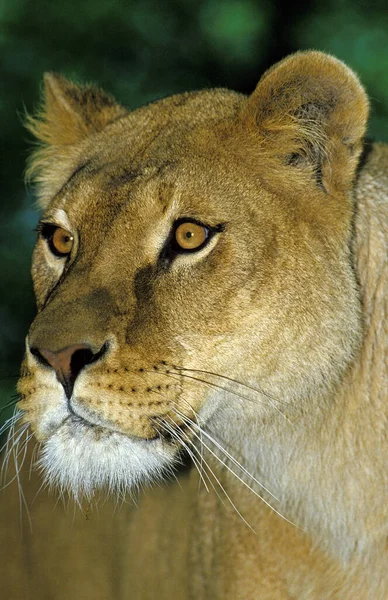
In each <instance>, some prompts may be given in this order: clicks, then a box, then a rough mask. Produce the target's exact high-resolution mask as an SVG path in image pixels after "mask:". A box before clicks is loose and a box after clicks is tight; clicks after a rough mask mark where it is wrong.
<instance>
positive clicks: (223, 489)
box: [164, 420, 256, 535]
mask: <svg viewBox="0 0 388 600" xmlns="http://www.w3.org/2000/svg"><path fill="white" fill-rule="evenodd" d="M164 423H165V424H166V421H165V420H164ZM179 439H180V441H181V443H183V440H182V438H179ZM188 441H190V440H188ZM191 447H192V448H193V450H195V452H197V453H198V454H199V450H198V448H196V446H195V445H194V444H191ZM202 460H203V462H204V464H205V466H206V467H207V469H208V470H209V471H210V473H211V475H212V476H213V477H214V479H215V481H216V483H218V485H219V486H220V488H221V490H222V492H223V493H224V494H225V496H226V498H227V499H228V501H229V503H230V505H231V506H232V508H233V509H234V510H235V512H236V514H238V516H239V517H240V519H241V520H242V521H243V522H244V523H245V524H246V525H247V526H248V527H249V529H250V530H251V531H252V532H253V533H254V534H255V535H256V531H255V530H254V529H253V527H252V525H250V524H249V523H248V521H247V520H246V519H245V518H244V516H243V515H242V514H241V512H240V511H239V510H238V508H237V506H236V505H235V503H234V502H233V500H232V499H231V497H230V496H229V494H228V493H227V491H226V490H225V488H224V487H223V485H222V483H221V482H220V480H219V479H218V477H217V476H216V475H215V473H214V471H213V470H212V468H211V467H210V465H209V464H208V463H207V462H206V461H205V460H204V458H203V457H202ZM204 473H205V474H206V475H207V478H208V481H209V482H210V485H211V486H212V488H213V490H214V491H215V493H216V495H217V497H218V498H219V499H220V501H221V502H222V504H224V502H223V500H222V498H221V497H220V495H219V494H218V492H217V490H216V488H215V486H214V484H213V482H212V481H211V478H210V476H209V474H208V473H206V471H204ZM206 489H207V490H208V488H207V487H206ZM224 505H225V504H224Z"/></svg>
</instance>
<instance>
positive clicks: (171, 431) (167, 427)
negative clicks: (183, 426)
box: [157, 418, 209, 492]
mask: <svg viewBox="0 0 388 600" xmlns="http://www.w3.org/2000/svg"><path fill="white" fill-rule="evenodd" d="M157 423H158V425H159V426H161V427H163V428H164V429H165V431H167V432H168V433H169V434H170V435H172V437H173V438H174V439H176V440H177V441H178V442H179V443H180V444H182V446H183V448H184V449H185V450H186V452H187V453H188V455H189V456H190V458H191V460H192V461H193V463H194V465H195V467H196V469H197V471H198V475H199V477H200V481H202V483H203V485H204V486H205V489H206V491H207V492H209V488H208V487H207V485H206V481H205V480H204V478H203V468H202V467H201V465H198V460H197V458H196V457H195V456H194V455H193V453H192V452H191V449H190V448H189V446H188V445H187V444H186V442H185V441H184V440H183V438H182V437H181V436H179V434H178V433H177V432H176V431H175V429H174V428H173V427H171V426H170V425H169V424H168V423H167V422H166V420H165V418H163V419H158V421H157Z"/></svg>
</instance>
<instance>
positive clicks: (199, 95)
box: [19, 52, 388, 600]
mask: <svg viewBox="0 0 388 600" xmlns="http://www.w3.org/2000/svg"><path fill="white" fill-rule="evenodd" d="M367 114H368V102H367V99H366V96H365V92H364V90H363V89H362V87H361V85H360V83H359V81H358V80H357V78H356V76H355V75H354V73H352V72H351V71H350V69H348V68H347V67H346V66H345V65H343V63H341V62H340V61H338V60H336V59H334V58H332V57H330V56H328V55H324V54H322V53H319V52H307V53H299V54H296V55H293V56H291V57H288V58H286V59H285V60H284V61H282V62H281V63H280V64H279V65H275V67H273V68H272V69H270V70H269V71H268V72H267V73H266V74H264V76H263V77H262V79H261V80H260V82H259V84H258V86H257V88H256V90H255V91H254V92H253V94H252V95H251V96H250V97H249V98H246V97H244V96H240V95H238V94H235V93H233V92H229V91H227V90H209V91H204V92H194V93H191V94H182V95H179V96H174V97H172V98H167V99H165V100H163V101H160V102H157V103H155V104H151V105H149V106H147V107H144V108H142V109H139V110H137V111H135V112H133V113H127V112H126V111H125V110H124V109H123V108H122V107H119V106H117V105H116V104H115V103H114V102H113V100H112V99H111V98H110V97H108V96H107V95H106V94H105V93H104V92H101V91H98V90H97V89H95V88H93V87H85V88H83V87H77V86H75V85H74V84H72V83H69V82H66V81H65V80H64V79H63V78H60V77H57V76H55V75H50V76H48V77H47V79H46V96H45V104H44V108H43V110H42V112H41V113H40V115H39V116H38V117H37V118H35V119H30V120H29V127H30V129H31V130H32V131H33V132H34V134H35V135H36V137H37V138H38V140H40V142H41V143H42V144H43V145H42V147H41V149H39V150H38V151H37V152H36V153H35V154H34V155H33V157H32V160H31V164H30V169H29V172H30V174H31V176H33V177H34V178H35V179H36V180H37V182H38V185H39V188H38V193H39V198H40V204H41V206H42V208H43V211H44V212H43V218H42V221H43V222H44V223H45V224H46V225H42V227H43V229H42V232H43V233H42V234H41V235H40V237H39V239H38V243H37V246H36V249H35V253H34V261H33V269H32V271H33V278H34V286H35V292H36V297H37V306H38V314H37V317H36V319H35V321H34V322H33V324H32V326H31V329H30V332H29V334H28V338H27V345H26V357H25V361H24V364H23V372H22V377H21V379H20V382H19V392H20V394H21V395H22V400H21V402H20V403H19V408H20V409H21V410H22V411H23V415H24V416H23V421H24V422H25V423H28V424H29V425H30V426H31V428H32V430H33V431H34V433H35V436H36V438H37V439H38V440H39V441H40V442H42V444H43V453H42V456H41V459H40V463H41V465H42V466H43V467H44V469H45V472H46V477H48V480H49V481H50V483H57V484H59V485H60V486H61V487H66V488H67V489H69V490H70V491H72V492H73V494H74V495H75V496H76V497H77V498H79V497H80V496H81V495H82V494H85V493H86V494H87V495H88V496H92V495H93V493H94V491H95V489H96V488H104V487H108V488H109V489H111V490H112V489H113V490H115V492H116V494H122V493H123V492H125V491H126V490H128V491H130V489H131V488H132V487H133V485H137V484H139V483H141V482H143V481H148V480H149V479H151V478H153V477H159V476H160V474H161V473H162V472H164V471H165V470H166V468H167V469H168V468H169V467H172V466H173V465H174V463H176V461H179V459H180V456H181V453H182V451H183V450H185V451H186V452H187V453H188V455H189V457H190V459H191V461H192V462H193V464H194V466H196V467H197V468H198V472H199V473H200V475H201V476H202V489H201V491H200V493H199V495H197V496H196V491H195V488H196V487H197V485H198V481H197V478H198V474H197V472H196V471H193V472H191V474H190V475H188V476H186V477H184V478H183V479H182V485H183V487H184V490H185V493H184V494H183V495H182V496H181V500H180V501H179V497H178V496H177V497H176V496H175V495H174V494H175V492H174V491H171V490H170V492H169V493H167V492H166V501H167V502H171V506H175V507H177V506H179V502H181V508H176V510H177V513H178V514H181V512H180V511H182V512H183V513H184V514H183V515H182V517H183V518H182V519H181V520H180V521H179V524H180V527H181V528H182V532H183V535H184V539H187V540H188V545H187V546H185V545H184V544H183V546H184V547H182V548H181V550H182V551H181V552H180V553H179V554H180V555H179V556H177V555H176V553H175V552H174V545H173V541H172V540H171V545H166V549H165V550H164V552H166V553H167V556H170V557H171V561H172V562H173V564H174V566H171V561H170V560H169V564H170V568H171V569H172V570H173V572H178V571H181V572H182V573H185V579H182V580H183V581H184V584H183V586H184V587H183V589H184V591H182V594H181V596H179V597H182V598H183V597H187V598H190V597H195V598H209V599H210V598H211V599H215V598H220V599H221V598H222V599H223V600H224V599H228V600H229V599H230V600H231V599H233V600H235V599H237V598H238V599H244V600H245V599H247V600H248V599H252V598H260V599H263V600H265V599H271V600H278V599H279V600H281V599H285V598H293V597H296V598H298V599H301V600H303V599H306V600H307V599H308V598H311V599H317V600H318V599H322V598H338V599H339V598H341V599H342V600H343V599H344V598H354V597H355V596H357V597H362V598H365V599H369V598H370V599H371V600H372V599H373V600H376V599H381V600H383V599H384V598H386V597H387V595H388V581H387V577H386V572H387V564H386V549H385V544H386V539H387V535H388V526H387V524H388V515H387V508H386V502H385V496H386V484H387V476H386V473H385V470H386V469H385V467H386V459H387V452H386V406H385V404H386V402H385V401H386V389H387V386H386V383H387V380H386V341H387V340H386V319H385V318H384V314H385V313H384V311H385V304H384V297H383V286H384V285H386V280H387V275H386V265H387V259H386V249H387V226H386V212H387V203H386V194H387V192H386V190H387V182H386V168H387V165H388V152H387V149H386V148H385V147H384V146H376V147H375V148H374V149H373V151H372V153H371V155H370V156H369V157H368V158H367V159H366V166H365V167H364V168H363V170H362V171H361V175H360V176H359V177H358V179H357V166H358V162H359V156H360V153H361V151H362V147H363V135H364V132H365V127H366V120H367ZM356 181H357V183H356V193H355V194H354V186H355V182H356ZM182 220H183V221H185V220H186V221H187V220H188V221H190V220H191V221H195V222H197V223H200V224H202V225H203V226H205V227H207V229H208V231H209V232H211V235H210V233H209V242H208V243H207V244H205V245H204V246H202V247H201V249H200V250H198V251H197V252H190V253H183V252H180V251H177V249H176V246H174V242H173V236H174V231H175V228H176V226H177V225H176V224H177V223H179V222H181V221H182ZM44 227H46V229H44ZM47 227H48V228H49V229H48V230H47ZM50 227H51V228H53V227H62V228H64V229H65V230H67V231H69V232H71V234H72V236H73V238H74V243H73V248H72V252H71V254H70V255H69V256H68V257H65V258H58V257H57V256H55V255H53V253H52V251H51V250H50V238H49V236H48V235H47V231H51V229H50ZM45 231H46V234H44V232H45ZM174 248H175V250H174ZM77 344H88V347H89V348H90V349H91V352H92V353H93V356H94V357H96V358H95V359H93V361H89V362H88V363H87V364H85V366H84V367H83V368H82V369H81V370H80V372H79V374H78V375H77V377H76V379H75V384H74V389H73V393H72V395H71V397H70V398H68V397H66V395H65V393H64V390H63V387H62V384H61V383H60V381H59V379H60V377H59V376H58V371H57V372H55V371H54V369H52V368H50V366H48V365H47V364H42V362H43V363H44V361H42V359H40V360H38V359H37V355H38V354H39V353H40V355H41V356H42V353H43V354H44V352H46V351H47V350H49V351H50V352H51V353H59V352H60V351H61V350H62V349H63V348H68V347H72V346H74V347H76V346H75V345H77ZM37 350H38V351H39V352H38V353H37ZM102 350H103V351H102ZM220 461H222V462H221V463H220ZM207 469H208V471H207ZM206 472H208V476H207V475H206ZM210 473H212V474H210ZM210 481H211V482H212V483H210ZM212 485H214V487H215V488H216V489H217V491H218V490H220V492H219V494H220V496H221V498H220V497H218V496H217V495H216V494H215V493H210V494H207V493H206V489H204V488H206V487H210V488H211V486H212ZM172 488H174V486H172ZM223 496H224V500H225V501H226V503H227V504H229V507H232V508H233V509H234V510H232V509H230V508H228V507H225V506H224V505H223V503H222V502H221V500H222V499H223ZM258 496H259V497H261V499H262V501H261V500H260V498H258ZM155 497H156V496H155ZM158 498H159V497H158ZM158 501H159V502H160V498H159V500H158ZM182 507H183V509H182ZM143 514H146V513H143ZM147 514H148V515H151V517H150V518H152V522H153V523H154V530H153V532H152V534H150V535H151V537H152V540H153V544H152V548H154V549H155V552H156V549H157V548H159V547H161V546H160V544H162V545H164V544H166V540H170V539H171V531H169V530H167V529H166V527H165V525H166V522H165V523H159V522H156V521H157V519H156V515H158V514H159V516H160V515H161V512H160V511H159V513H158V508H157V505H156V504H152V502H150V503H149V512H148V513H147ZM185 519H186V520H185ZM290 521H292V523H293V524H291V522H290ZM142 526H144V521H143V519H142V517H139V520H138V524H137V525H132V524H131V525H130V526H129V530H130V531H129V532H128V535H129V539H130V540H132V542H131V541H130V542H129V544H130V545H131V544H135V545H136V548H138V545H137V544H138V541H139V540H138V538H137V536H138V535H139V533H138V532H140V531H141V527H142ZM254 532H255V533H254ZM154 549H152V550H150V548H149V547H148V554H147V552H146V550H144V551H143V550H139V553H140V554H139V556H140V555H141V556H142V557H143V560H144V561H145V564H146V565H148V567H149V568H151V569H152V570H153V572H155V576H156V574H157V575H158V576H157V577H156V578H157V580H158V583H157V584H156V588H155V590H158V592H157V595H152V594H151V593H150V595H149V596H148V595H146V592H144V593H142V594H141V593H139V594H138V595H137V596H136V595H134V596H131V597H139V598H148V597H150V598H151V597H152V598H155V597H160V598H167V597H168V594H169V592H168V585H169V584H168V583H167V582H166V581H165V579H166V577H168V575H167V574H166V572H165V571H164V570H163V569H164V567H162V566H161V567H160V568H159V567H156V566H155V563H154V559H153V557H154ZM128 560H129V562H130V561H131V560H132V561H135V562H136V560H137V559H135V558H134V557H133V556H132V557H131V558H129V559H128ZM155 560H156V555H155ZM120 577H121V575H120ZM145 577H146V578H147V573H146V574H145ZM182 577H183V576H182ZM137 579H138V580H139V581H140V580H141V578H140V577H139V576H137ZM136 585H137V584H136V582H132V586H133V587H132V588H131V587H130V588H128V589H127V588H126V592H125V593H127V594H128V593H130V591H131V593H132V594H136V592H134V590H135V589H136ZM139 586H140V587H139V589H143V588H141V583H139ZM155 590H154V592H153V593H156V592H155ZM123 593H124V592H123ZM147 593H148V592H147ZM360 594H361V596H360ZM117 597H121V596H119V595H115V598H117ZM122 597H127V596H125V594H124V595H123V596H122Z"/></svg>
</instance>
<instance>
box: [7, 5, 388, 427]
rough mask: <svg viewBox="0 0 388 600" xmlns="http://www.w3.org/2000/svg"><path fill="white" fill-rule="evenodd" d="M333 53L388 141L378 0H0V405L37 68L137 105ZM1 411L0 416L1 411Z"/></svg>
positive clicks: (15, 334)
mask: <svg viewBox="0 0 388 600" xmlns="http://www.w3.org/2000/svg"><path fill="white" fill-rule="evenodd" d="M306 48H315V49H320V50H324V51H327V52H330V53H332V54H334V55H336V56H337V57H338V58H340V59H342V60H344V61H345V62H346V63H347V64H349V65H350V66H351V67H352V68H353V69H354V70H355V71H356V72H357V73H358V74H359V76H360V77H361V80H362V82H363V83H364V84H365V86H366V88H367V90H368V92H369V95H370V97H371V101H372V118H371V122H370V130H369V135H371V136H372V137H374V138H377V139H382V140H385V141H388V118H387V117H388V51H387V49H388V10H387V3H386V0H384V2H383V1H380V2H373V3H370V2H366V1H361V2H360V1H357V0H326V2H325V3H322V2H318V1H317V0H316V1H308V0H306V1H305V2H304V3H303V4H301V5H300V6H299V5H298V4H296V3H292V2H290V3H289V6H288V8H284V6H283V2H280V0H276V1H274V2H270V1H269V0H268V1H265V0H235V1H234V0H181V1H179V0H169V1H164V2H163V1H162V0H126V1H125V2H123V1H121V2H120V0H83V1H80V0H0V49H1V50H0V82H1V94H0V115H1V133H2V135H1V144H0V152H1V156H0V177H1V203H0V211H1V217H0V218H1V229H0V249H1V263H0V264H1V278H0V282H1V283H0V289H1V295H0V406H5V405H6V404H7V403H8V402H10V400H11V399H12V396H13V395H14V394H15V389H14V388H15V384H16V376H17V373H18V368H19V367H18V365H19V362H20V360H21V356H22V353H23V345H24V336H25V333H26V331H27V329H28V325H29V322H30V321H31V318H32V317H33V314H34V303H33V297H32V291H31V284H30V276H29V268H30V255H31V250H32V247H33V243H34V238H35V234H34V231H33V230H34V227H35V226H36V223H37V220H38V212H37V211H36V209H35V207H34V198H33V192H32V190H29V189H26V187H25V185H24V182H23V170H24V165H25V159H26V156H27V154H28V149H29V148H31V140H30V139H29V137H28V135H27V133H26V132H25V131H24V129H23V126H22V120H23V114H24V112H25V110H26V109H27V111H30V112H31V111H33V109H34V107H36V106H37V104H38V99H39V91H40V85H41V78H42V73H43V72H44V71H47V70H50V71H59V72H62V73H63V74H65V75H67V76H68V77H70V78H75V79H77V80H81V81H82V80H84V81H95V82H97V83H98V84H99V85H101V86H102V87H104V88H106V89H107V90H108V91H110V92H111V93H113V94H114V95H115V96H116V98H117V99H118V100H119V101H120V102H121V103H123V104H125V105H127V106H129V107H131V108H135V107H137V106H139V105H141V104H143V103H145V102H148V101H150V100H154V99H157V98H161V97H163V96H166V95H169V94H172V93H176V92H180V91H184V90H191V89H198V88H203V87H214V86H222V87H225V86H226V87H230V88H233V89H236V90H238V91H241V92H246V93H249V92H250V91H252V89H253V88H254V86H255V85H256V83H257V81H258V79H259V77H260V75H261V73H262V72H263V71H264V70H265V69H266V68H267V67H269V66H270V65H271V64H273V63H274V62H276V61H277V60H279V59H281V58H282V57H283V56H285V55H287V54H289V53H291V52H294V51H296V50H299V49H306ZM10 410H11V407H9V408H7V409H6V410H4V411H3V412H2V415H1V416H0V421H2V420H4V418H5V417H6V416H9V414H10Z"/></svg>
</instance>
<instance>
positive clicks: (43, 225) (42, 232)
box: [36, 221, 71, 258]
mask: <svg viewBox="0 0 388 600" xmlns="http://www.w3.org/2000/svg"><path fill="white" fill-rule="evenodd" d="M57 229H64V230H65V231H68V230H67V229H65V228H64V227H61V226H60V225H53V223H47V222H45V221H40V223H39V224H38V226H37V228H36V231H37V232H38V235H39V236H40V237H41V238H43V239H44V240H46V242H47V245H48V247H49V250H50V252H51V253H52V254H53V255H54V256H56V257H57V258H68V257H69V256H70V254H71V250H70V252H59V250H57V248H56V247H55V246H54V243H53V238H54V233H55V232H56V230H57ZM69 233H70V231H69Z"/></svg>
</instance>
